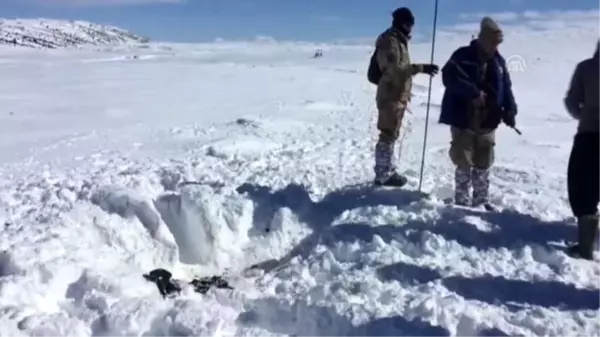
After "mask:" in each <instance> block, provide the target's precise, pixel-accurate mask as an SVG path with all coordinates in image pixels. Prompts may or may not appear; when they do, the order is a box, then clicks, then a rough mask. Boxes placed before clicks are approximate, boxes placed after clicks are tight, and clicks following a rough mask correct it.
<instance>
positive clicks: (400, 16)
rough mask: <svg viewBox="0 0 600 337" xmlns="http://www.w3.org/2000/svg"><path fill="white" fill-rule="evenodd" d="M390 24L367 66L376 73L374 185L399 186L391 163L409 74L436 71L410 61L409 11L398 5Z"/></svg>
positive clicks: (401, 179)
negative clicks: (376, 129) (376, 111)
mask: <svg viewBox="0 0 600 337" xmlns="http://www.w3.org/2000/svg"><path fill="white" fill-rule="evenodd" d="M392 18H393V21H392V26H391V27H390V28H388V29H387V30H386V31H384V32H383V33H381V34H380V35H379V36H378V37H377V41H376V43H375V47H376V48H375V54H374V58H373V59H372V62H373V61H376V62H377V64H376V65H374V64H373V63H371V64H370V68H372V67H374V66H375V67H376V68H375V70H376V71H378V72H380V76H381V77H380V78H378V80H377V81H376V84H377V96H376V102H377V110H378V118H377V128H378V129H379V139H378V141H377V144H376V146H375V168H374V171H375V184H376V185H385V186H396V187H400V186H403V185H404V184H406V182H407V179H406V178H405V177H404V176H402V175H400V174H398V173H397V172H396V167H395V165H394V164H393V162H392V159H393V154H394V147H395V144H396V141H397V140H398V137H399V134H400V127H401V124H402V119H403V118H404V111H405V109H406V106H407V104H408V102H409V101H410V95H411V87H412V77H413V76H414V75H416V74H418V73H425V74H428V75H431V76H433V75H435V74H437V72H438V70H439V67H438V66H437V65H435V64H415V63H411V60H410V55H409V52H408V41H409V40H410V38H411V31H412V28H413V26H414V24H415V18H414V16H413V14H412V12H411V11H410V10H409V9H408V8H406V7H402V8H398V9H396V10H395V11H394V12H393V13H392Z"/></svg>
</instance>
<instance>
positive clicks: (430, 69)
mask: <svg viewBox="0 0 600 337" xmlns="http://www.w3.org/2000/svg"><path fill="white" fill-rule="evenodd" d="M439 71H440V67H438V66H437V64H424V65H423V73H425V74H427V75H429V76H434V75H436V74H437V73H438V72H439Z"/></svg>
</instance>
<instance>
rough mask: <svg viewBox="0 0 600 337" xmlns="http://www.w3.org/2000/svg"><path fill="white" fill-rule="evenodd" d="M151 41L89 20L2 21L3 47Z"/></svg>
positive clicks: (0, 21)
mask: <svg viewBox="0 0 600 337" xmlns="http://www.w3.org/2000/svg"><path fill="white" fill-rule="evenodd" d="M147 42H149V39H148V38H145V37H141V36H138V35H135V34H133V33H131V32H129V31H127V30H124V29H121V28H117V27H113V26H107V25H101V24H97V23H91V22H87V21H65V20H52V19H15V20H6V19H0V44H8V45H16V46H25V47H33V48H47V49H56V48H66V47H77V46H82V45H95V46H102V45H121V44H144V43H147Z"/></svg>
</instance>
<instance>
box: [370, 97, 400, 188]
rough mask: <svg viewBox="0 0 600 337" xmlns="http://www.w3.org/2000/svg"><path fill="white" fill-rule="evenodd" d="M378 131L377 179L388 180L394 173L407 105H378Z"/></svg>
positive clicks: (376, 153) (376, 146) (376, 151)
mask: <svg viewBox="0 0 600 337" xmlns="http://www.w3.org/2000/svg"><path fill="white" fill-rule="evenodd" d="M377 108H378V116H377V129H378V130H379V139H378V140H377V144H376V145H375V168H374V171H375V179H376V180H378V181H385V180H387V179H388V178H389V177H390V176H391V175H392V174H394V172H396V165H394V159H395V158H394V153H395V151H394V150H395V147H396V142H397V140H398V137H399V136H400V128H401V126H402V120H403V118H404V112H405V110H406V105H405V104H403V103H393V104H382V103H380V102H378V103H377Z"/></svg>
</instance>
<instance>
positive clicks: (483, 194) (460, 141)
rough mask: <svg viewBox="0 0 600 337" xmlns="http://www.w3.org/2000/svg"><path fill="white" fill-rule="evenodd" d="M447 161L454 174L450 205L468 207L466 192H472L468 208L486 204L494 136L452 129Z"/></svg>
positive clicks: (493, 133)
mask: <svg viewBox="0 0 600 337" xmlns="http://www.w3.org/2000/svg"><path fill="white" fill-rule="evenodd" d="M450 132H451V134H452V142H451V146H450V151H449V155H450V159H451V160H452V163H453V164H454V165H455V166H456V170H455V173H454V184H455V187H454V201H455V203H456V204H459V205H469V204H470V202H469V201H470V199H471V198H470V194H471V193H470V191H471V187H472V188H473V195H472V197H473V198H472V199H473V200H472V203H471V204H472V205H473V206H479V205H482V204H485V203H487V202H489V186H490V172H489V169H490V168H491V167H492V165H493V164H494V159H495V158H494V146H495V132H494V131H493V130H492V131H488V132H485V133H475V132H473V131H470V130H460V129H457V128H454V127H452V128H451V129H450Z"/></svg>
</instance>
